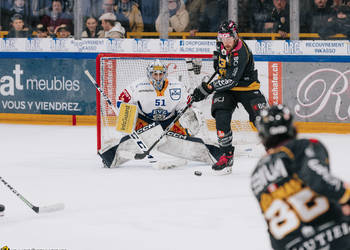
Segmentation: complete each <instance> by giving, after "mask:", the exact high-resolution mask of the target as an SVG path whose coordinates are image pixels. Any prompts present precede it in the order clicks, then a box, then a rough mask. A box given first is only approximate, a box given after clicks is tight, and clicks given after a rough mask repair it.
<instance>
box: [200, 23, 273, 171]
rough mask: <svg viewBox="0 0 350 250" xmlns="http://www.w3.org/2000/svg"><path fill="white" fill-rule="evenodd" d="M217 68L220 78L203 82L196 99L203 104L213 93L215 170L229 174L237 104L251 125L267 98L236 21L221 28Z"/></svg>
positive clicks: (215, 63)
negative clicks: (216, 153) (217, 151)
mask: <svg viewBox="0 0 350 250" xmlns="http://www.w3.org/2000/svg"><path fill="white" fill-rule="evenodd" d="M214 69H215V70H216V71H217V72H218V73H219V79H218V80H215V81H213V82H212V83H210V84H206V83H205V82H202V84H201V85H199V86H198V87H197V88H196V89H195V90H194V92H193V100H194V102H199V101H202V100H203V99H205V98H206V97H207V96H208V95H209V94H211V93H213V92H214V96H213V102H212V107H211V114H212V116H213V117H214V118H215V122H216V130H217V137H218V143H219V146H220V151H221V152H220V154H221V157H220V159H219V160H218V161H217V162H216V163H215V164H214V165H213V166H212V169H213V170H214V171H215V172H218V173H221V174H229V173H231V172H232V165H233V154H234V150H235V148H234V147H233V146H232V130H231V119H232V114H234V111H235V109H236V108H237V104H238V103H241V104H242V105H243V107H244V109H245V110H246V111H247V113H248V114H249V120H250V122H251V123H254V122H255V118H256V116H257V115H258V113H259V110H260V109H261V108H263V107H265V106H266V99H265V97H264V95H263V94H262V93H261V92H260V82H259V80H258V71H257V70H256V69H255V66H254V58H253V54H252V52H251V51H250V49H249V48H248V45H247V44H246V43H245V42H244V41H243V40H242V39H240V38H239V36H238V29H237V26H236V24H235V22H234V21H225V22H224V23H222V24H221V25H220V28H219V31H218V37H217V50H216V51H214Z"/></svg>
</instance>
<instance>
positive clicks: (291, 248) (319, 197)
mask: <svg viewBox="0 0 350 250" xmlns="http://www.w3.org/2000/svg"><path fill="white" fill-rule="evenodd" d="M251 189H252V191H253V193H254V195H255V197H256V199H257V200H258V202H259V205H260V208H261V212H262V213H263V215H264V218H265V220H266V223H267V227H268V232H269V235H270V239H271V244H272V247H273V248H274V249H278V250H280V249H283V250H287V249H288V250H304V249H305V250H308V249H314V250H316V249H331V250H332V249H333V250H334V249H344V250H345V249H350V228H349V227H350V224H349V222H348V219H347V218H346V217H345V216H344V215H343V214H342V211H341V208H340V204H342V203H343V202H344V201H345V202H346V201H347V200H348V199H349V190H346V189H345V187H344V185H343V182H342V181H341V180H340V179H338V178H336V177H335V176H333V175H332V174H331V173H330V171H329V161H328V152H327V150H326V148H325V147H324V146H323V145H322V144H321V143H320V142H318V141H317V140H307V139H295V140H290V141H288V142H287V143H286V144H284V145H282V146H280V147H277V148H273V149H270V150H269V151H268V154H267V155H266V156H264V157H263V158H262V159H261V160H260V161H259V162H258V164H257V166H256V168H255V170H254V171H253V173H252V175H251ZM344 246H347V247H344ZM326 247H329V248H326Z"/></svg>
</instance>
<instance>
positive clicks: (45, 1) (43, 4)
mask: <svg viewBox="0 0 350 250" xmlns="http://www.w3.org/2000/svg"><path fill="white" fill-rule="evenodd" d="M51 3H52V1H51V0H31V9H32V13H33V16H35V17H42V16H44V15H48V14H49V13H50V8H51Z"/></svg>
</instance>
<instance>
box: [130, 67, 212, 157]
mask: <svg viewBox="0 0 350 250" xmlns="http://www.w3.org/2000/svg"><path fill="white" fill-rule="evenodd" d="M216 74H217V71H215V72H214V73H213V75H212V76H211V77H210V78H209V80H208V82H207V83H210V82H211V80H213V79H214V77H215V76H216ZM192 103H193V99H191V101H190V102H189V103H188V104H187V105H186V107H185V108H184V109H182V110H181V111H180V112H179V114H178V115H177V116H176V117H175V119H174V120H173V121H172V122H171V123H170V125H169V126H168V127H166V128H165V129H164V132H163V133H162V134H161V135H160V136H159V138H158V139H157V140H156V141H155V142H154V143H153V144H152V146H150V147H149V149H148V150H146V151H143V153H140V154H135V159H136V160H141V159H143V158H145V157H146V156H147V155H149V153H150V152H151V150H152V149H153V148H154V147H155V146H156V145H157V144H158V142H160V140H161V139H162V138H163V137H164V136H165V135H166V134H167V133H168V132H169V130H170V129H171V128H172V127H173V126H174V124H175V122H177V121H178V120H179V119H180V118H181V116H182V115H183V114H184V113H185V112H186V111H187V109H188V108H189V107H191V105H192Z"/></svg>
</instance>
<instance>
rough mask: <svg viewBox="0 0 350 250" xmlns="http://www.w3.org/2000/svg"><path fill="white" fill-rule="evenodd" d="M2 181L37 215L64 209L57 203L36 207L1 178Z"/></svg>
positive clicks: (62, 205) (61, 204)
mask: <svg viewBox="0 0 350 250" xmlns="http://www.w3.org/2000/svg"><path fill="white" fill-rule="evenodd" d="M0 180H1V182H2V183H3V184H4V185H5V186H6V187H8V188H9V189H10V190H11V191H12V193H14V194H15V195H17V196H18V197H19V198H20V199H21V200H22V201H23V202H24V203H25V204H27V206H28V207H30V208H31V209H32V210H33V211H34V212H36V213H37V214H39V213H49V212H55V211H58V210H62V209H64V204H63V203H56V204H52V205H48V206H40V207H37V206H34V205H33V204H32V203H31V202H30V201H28V200H27V199H26V198H24V197H23V195H21V194H20V193H18V191H17V190H16V189H14V188H13V187H12V186H11V185H10V184H9V183H8V182H7V181H5V180H4V178H2V177H1V176H0Z"/></svg>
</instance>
